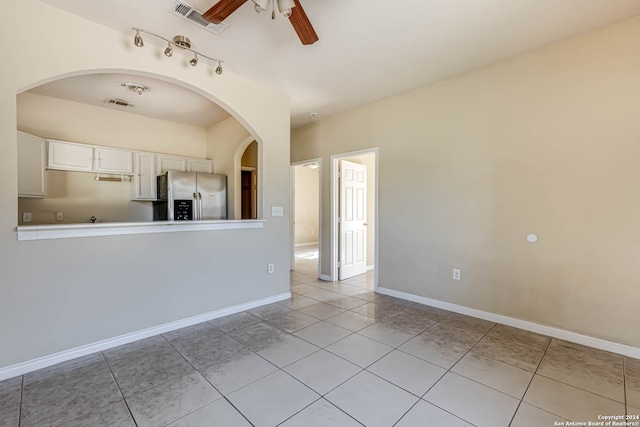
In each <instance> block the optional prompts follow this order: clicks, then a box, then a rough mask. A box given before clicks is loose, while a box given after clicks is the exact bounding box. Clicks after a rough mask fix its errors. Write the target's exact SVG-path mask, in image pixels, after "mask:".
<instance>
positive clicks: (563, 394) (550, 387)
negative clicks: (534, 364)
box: [523, 375, 625, 421]
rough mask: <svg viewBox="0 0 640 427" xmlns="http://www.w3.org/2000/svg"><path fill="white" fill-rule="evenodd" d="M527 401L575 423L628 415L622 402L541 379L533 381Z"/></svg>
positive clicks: (537, 376) (539, 377)
mask: <svg viewBox="0 0 640 427" xmlns="http://www.w3.org/2000/svg"><path fill="white" fill-rule="evenodd" d="M523 400H524V402H526V403H529V404H531V405H533V406H537V407H538V408H540V409H543V410H545V411H547V412H551V413H552V414H558V415H560V416H561V417H563V418H566V419H568V420H571V421H597V420H598V415H602V414H624V412H625V407H624V405H623V404H621V403H619V402H616V401H613V400H611V399H607V398H605V397H602V396H599V395H597V394H593V393H590V392H588V391H584V390H581V389H579V388H576V387H573V386H570V385H567V384H565V383H561V382H559V381H555V380H551V379H549V378H546V377H543V376H540V375H536V376H535V377H534V378H533V381H532V382H531V385H530V386H529V389H528V390H527V393H526V394H525V395H524V399H523Z"/></svg>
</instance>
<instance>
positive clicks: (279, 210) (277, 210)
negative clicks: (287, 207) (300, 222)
mask: <svg viewBox="0 0 640 427" xmlns="http://www.w3.org/2000/svg"><path fill="white" fill-rule="evenodd" d="M271 216H284V208H283V207H282V206H271Z"/></svg>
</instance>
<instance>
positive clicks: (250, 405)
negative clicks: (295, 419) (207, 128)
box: [227, 371, 320, 427]
mask: <svg viewBox="0 0 640 427" xmlns="http://www.w3.org/2000/svg"><path fill="white" fill-rule="evenodd" d="M227 398H228V399H229V401H230V402H231V404H232V405H233V406H234V407H236V408H237V409H238V410H239V411H240V412H241V413H242V414H244V415H245V416H246V417H247V418H248V419H249V421H251V423H252V424H253V425H254V426H256V427H273V426H276V425H278V424H280V423H282V422H283V421H285V420H286V419H287V418H289V417H291V416H292V415H294V414H296V413H297V412H299V411H300V410H302V409H304V408H305V407H307V406H308V405H310V404H311V403H313V402H315V401H316V400H318V399H319V398H320V396H319V395H318V394H317V393H316V392H314V391H313V390H311V389H310V388H309V387H307V386H305V385H303V384H302V383H300V382H299V381H297V380H296V379H294V378H293V377H291V376H290V375H289V374H286V373H285V372H283V371H278V372H274V373H273V374H271V375H268V376H266V377H264V378H262V379H260V380H258V381H256V382H254V383H252V384H249V385H248V386H246V387H243V388H241V389H240V390H238V391H236V392H234V393H231V394H230V395H229V396H227Z"/></svg>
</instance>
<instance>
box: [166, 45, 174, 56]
mask: <svg viewBox="0 0 640 427" xmlns="http://www.w3.org/2000/svg"><path fill="white" fill-rule="evenodd" d="M164 56H166V57H167V58H171V57H172V56H173V47H171V43H169V45H168V46H167V48H166V49H165V50H164Z"/></svg>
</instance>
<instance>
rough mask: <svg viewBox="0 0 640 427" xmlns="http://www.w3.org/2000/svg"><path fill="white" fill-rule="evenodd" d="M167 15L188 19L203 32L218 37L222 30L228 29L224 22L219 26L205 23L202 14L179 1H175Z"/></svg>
mask: <svg viewBox="0 0 640 427" xmlns="http://www.w3.org/2000/svg"><path fill="white" fill-rule="evenodd" d="M169 13H172V14H174V15H177V16H180V17H181V18H185V19H188V20H189V21H191V22H193V23H194V24H196V25H197V26H199V27H201V28H204V29H205V30H207V31H209V32H210V33H213V34H215V35H218V34H220V33H222V32H223V31H224V30H226V29H227V28H229V25H228V24H225V23H224V22H221V23H219V24H213V23H211V22H207V21H205V20H204V18H203V17H202V12H200V11H199V10H198V9H196V8H195V7H193V6H190V5H189V4H187V3H185V2H183V1H180V0H177V1H176V2H175V3H174V4H173V6H172V7H171V9H169Z"/></svg>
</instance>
